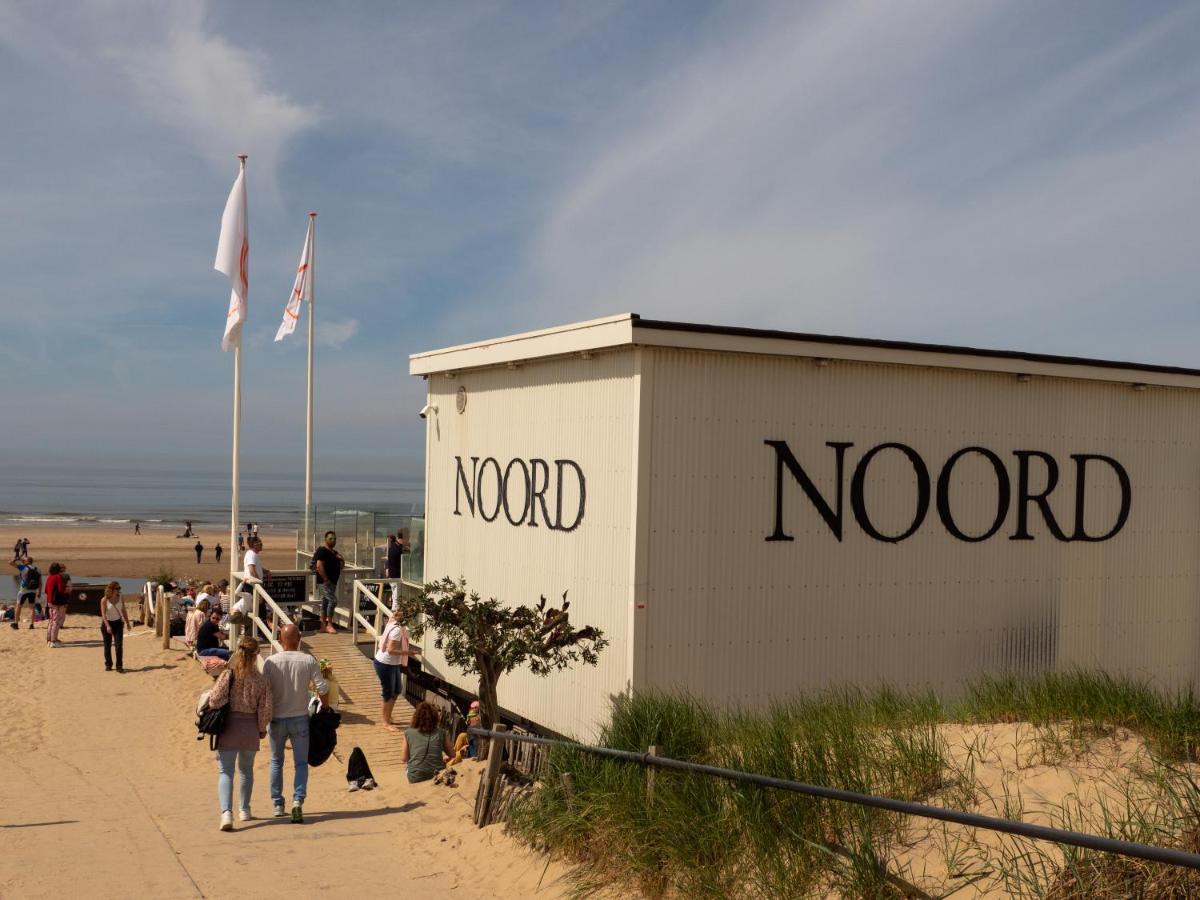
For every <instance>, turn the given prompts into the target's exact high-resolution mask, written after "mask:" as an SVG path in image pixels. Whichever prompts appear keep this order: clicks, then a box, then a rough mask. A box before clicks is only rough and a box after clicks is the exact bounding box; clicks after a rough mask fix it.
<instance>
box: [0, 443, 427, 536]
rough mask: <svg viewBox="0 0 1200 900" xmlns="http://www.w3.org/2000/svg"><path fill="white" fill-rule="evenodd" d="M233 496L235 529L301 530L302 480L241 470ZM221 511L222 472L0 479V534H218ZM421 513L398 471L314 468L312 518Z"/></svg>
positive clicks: (102, 472) (162, 465)
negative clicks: (208, 530) (187, 527)
mask: <svg viewBox="0 0 1200 900" xmlns="http://www.w3.org/2000/svg"><path fill="white" fill-rule="evenodd" d="M414 468H416V467H415V466H412V465H410V466H409V467H408V471H409V472H410V473H411V472H412V471H413V469H414ZM240 495H241V496H240V503H239V519H241V520H242V521H243V522H257V523H260V524H263V525H268V526H275V527H281V528H295V527H297V526H298V525H299V523H300V522H301V521H302V520H303V510H304V473H303V471H300V472H297V471H294V470H291V471H281V470H280V469H279V468H278V467H273V466H271V465H269V464H263V463H258V464H253V463H251V464H244V465H243V467H242V477H241V490H240ZM229 503H230V475H229V464H228V462H225V464H224V465H223V466H222V465H221V464H219V463H216V462H196V461H182V460H180V461H176V460H170V459H159V460H149V461H147V460H138V461H136V462H134V461H130V462H123V461H121V460H118V459H112V460H103V461H72V462H63V461H53V460H28V459H25V460H11V459H9V460H5V461H4V462H3V471H2V472H0V525H7V526H14V525H20V524H22V523H27V524H30V525H35V524H36V525H56V524H61V525H75V524H89V523H95V524H102V525H132V523H133V522H135V521H137V522H142V523H145V524H147V525H155V524H158V523H167V524H172V525H174V524H182V523H183V522H185V521H191V522H193V523H197V524H199V523H206V524H207V523H215V524H226V523H228V521H229ZM423 503H424V483H423V480H422V479H421V477H419V476H413V475H412V474H408V475H404V474H401V473H400V467H399V466H396V467H392V466H389V465H387V464H384V463H371V464H363V463H346V464H339V465H333V464H329V465H324V464H322V463H321V462H320V461H318V463H317V465H316V467H315V471H314V475H313V504H314V506H315V507H316V508H317V510H318V511H319V512H321V511H332V510H363V511H368V512H376V513H390V514H399V515H412V514H419V513H420V512H421V510H422V508H423Z"/></svg>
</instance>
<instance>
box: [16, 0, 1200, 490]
mask: <svg viewBox="0 0 1200 900" xmlns="http://www.w3.org/2000/svg"><path fill="white" fill-rule="evenodd" d="M0 85H2V87H0V123H2V131H0V135H2V137H3V139H2V140H0V271H2V272H3V278H2V279H0V316H2V318H3V321H4V322H5V323H6V325H7V327H6V329H5V331H6V334H5V341H4V345H5V350H4V352H3V354H0V375H2V377H3V382H4V385H5V388H6V389H5V390H4V391H3V392H2V395H3V396H0V416H2V417H3V420H4V421H5V422H6V427H5V428H4V429H3V434H4V438H3V441H2V442H0V457H3V456H5V455H7V456H9V457H14V456H15V457H19V458H22V459H30V458H43V457H46V456H55V455H59V456H64V457H71V456H72V455H75V456H78V457H81V458H85V459H86V458H93V457H118V458H124V459H137V458H142V457H150V456H155V455H157V456H166V457H177V458H180V459H184V458H197V459H199V458H204V459H216V460H219V459H221V458H223V457H225V456H226V455H227V454H228V448H229V436H230V397H231V390H232V358H231V356H230V355H229V354H225V353H223V352H222V351H221V349H220V338H221V332H222V329H223V323H224V318H225V311H226V307H227V304H228V297H229V283H228V281H227V280H226V279H225V278H224V277H223V276H222V275H220V274H219V273H217V272H214V271H213V270H212V262H213V255H214V252H215V249H216V242H217V231H218V225H219V222H220V216H221V211H222V209H223V207H224V204H225V198H226V196H227V194H228V191H229V188H230V185H231V184H232V182H233V179H234V176H235V175H236V172H237V159H236V155H237V154H238V153H247V154H248V155H249V161H248V169H247V172H248V189H249V209H250V248H251V249H250V291H249V303H250V318H249V322H248V323H247V326H246V331H245V350H244V365H243V371H244V379H245V384H244V400H243V403H244V416H245V420H244V421H245V425H244V431H243V451H244V453H245V455H246V457H247V458H248V459H249V460H251V461H258V462H259V463H266V464H271V463H272V462H275V461H279V462H280V464H281V465H288V466H296V467H300V466H302V465H303V459H302V454H303V434H304V366H305V356H304V340H303V327H302V328H301V329H300V330H299V331H298V332H297V335H296V336H295V337H293V338H291V339H289V340H288V341H285V342H284V343H282V344H276V343H273V341H272V338H273V336H274V333H275V330H276V328H277V327H278V324H279V321H280V318H281V315H282V309H283V305H284V303H285V301H286V300H287V296H288V293H289V291H290V289H291V286H292V279H293V273H294V269H295V266H296V263H297V260H298V257H299V254H300V249H301V244H302V242H303V238H304V230H305V227H306V220H307V213H308V212H309V211H310V210H314V211H316V212H317V213H318V218H317V238H316V248H317V250H316V252H317V260H316V310H317V314H316V326H317V335H318V353H317V358H316V366H317V375H318V388H317V428H316V443H317V452H318V469H320V467H321V466H323V465H358V464H368V463H369V464H372V465H386V466H389V467H391V466H394V467H395V468H396V470H397V471H398V472H401V473H403V474H408V475H412V474H414V473H419V472H420V470H421V466H422V454H423V449H422V448H423V433H424V431H423V429H424V425H423V423H422V422H421V420H420V419H418V417H417V415H416V413H417V410H418V409H419V408H420V407H421V406H422V404H423V399H422V398H423V392H424V388H423V384H422V382H421V381H420V380H419V379H415V378H413V377H411V376H409V375H408V373H407V357H408V355H409V354H410V353H414V352H418V351H422V350H430V349H434V348H437V347H441V346H446V345H450V344H457V343H462V342H466V341H471V340H478V339H484V338H487V337H492V336H497V335H503V334H511V333H514V332H519V331H524V330H529V329H534V328H542V327H548V326H551V325H555V324H562V323H565V322H571V321H576V320H581V319H587V318H594V317H597V316H602V315H608V314H613V313H620V312H637V313H640V314H642V315H643V316H647V317H654V318H664V319H675V320H680V321H689V322H705V323H713V324H727V325H741V326H751V327H766V328H783V329H790V330H796V331H806V332H815V333H826V334H843V335H851V336H858V337H875V338H890V339H899V340H913V341H929V342H937V343H953V344H964V345H969V346H978V347H996V348H1003V349H1014V350H1028V351H1037V352H1045V353H1060V354H1066V355H1074V356H1091V357H1100V358H1116V359H1127V360H1135V361H1142V362H1151V363H1163V364H1174V365H1182V366H1189V367H1197V368H1200V349H1198V348H1197V341H1196V336H1197V332H1198V331H1200V313H1198V312H1197V307H1198V304H1197V303H1196V300H1197V284H1200V248H1198V243H1200V240H1198V239H1200V227H1198V226H1200V177H1197V175H1198V168H1200V156H1198V155H1197V148H1200V5H1197V4H1188V3H1167V2H1150V3H1138V4H1130V3H1113V2H1103V0H1096V2H1091V0H1089V2H1059V3H1053V4H1047V3H1040V2H1024V0H1005V2H982V0H981V2H971V3H954V2H940V3H933V2H925V0H911V2H905V3H877V2H876V3H871V2H854V0H835V2H829V3H825V2H800V0H790V2H782V3H768V2H752V0H746V2H729V3H722V2H713V0H689V2H687V3H671V2H644V0H643V2H618V0H586V2H522V3H500V2H467V0H464V2H456V3H450V4H431V3H424V2H389V3H372V2H360V3H354V4H330V3H322V2H314V0H290V2H287V3H283V2H257V3H234V2H224V0H186V2H174V0H71V2H66V0H0Z"/></svg>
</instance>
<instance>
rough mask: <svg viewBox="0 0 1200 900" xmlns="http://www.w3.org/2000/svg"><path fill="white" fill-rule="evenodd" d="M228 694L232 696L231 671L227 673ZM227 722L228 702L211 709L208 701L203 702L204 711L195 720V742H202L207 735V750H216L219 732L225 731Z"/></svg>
mask: <svg viewBox="0 0 1200 900" xmlns="http://www.w3.org/2000/svg"><path fill="white" fill-rule="evenodd" d="M229 694H230V696H233V671H232V670H230V672H229ZM228 720H229V701H226V702H225V705H224V706H219V707H217V708H216V709H213V708H212V707H211V706H209V705H208V701H207V700H206V701H205V702H204V709H202V710H201V711H200V715H199V716H198V717H197V718H196V740H198V741H202V740H204V736H205V735H206V734H207V735H208V749H209V750H216V749H217V738H218V737H220V735H221V732H223V731H224V730H225V725H226V723H227V722H228Z"/></svg>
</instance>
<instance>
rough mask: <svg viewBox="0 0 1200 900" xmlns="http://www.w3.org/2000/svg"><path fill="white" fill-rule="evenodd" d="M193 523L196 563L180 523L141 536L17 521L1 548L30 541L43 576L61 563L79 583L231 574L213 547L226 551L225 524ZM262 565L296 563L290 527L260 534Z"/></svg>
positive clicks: (2, 535)
mask: <svg viewBox="0 0 1200 900" xmlns="http://www.w3.org/2000/svg"><path fill="white" fill-rule="evenodd" d="M194 527H195V530H196V532H197V533H198V534H199V540H200V542H201V543H202V544H203V545H204V554H203V561H202V562H201V563H200V564H198V565H197V563H196V553H195V550H194V549H193V548H194V547H195V544H196V538H180V537H176V535H177V534H180V533H182V531H183V528H182V525H177V526H171V527H167V526H143V528H142V533H141V534H140V535H138V534H134V533H133V527H132V526H124V525H122V526H120V527H116V526H108V525H35V526H26V525H20V526H17V527H15V528H7V529H4V531H3V532H0V549H3V551H4V552H6V553H7V554H8V555H7V556H6V557H5V559H6V560H7V559H11V558H12V545H13V543H14V542H15V541H16V540H17V539H18V538H28V539H29V553H30V555H31V556H32V557H33V558H34V560H35V561H36V562H37V563H38V565H39V567H40V568H41V570H42V574H43V575H44V574H45V573H46V571H47V569H48V568H49V566H50V563H52V562H61V563H63V564H64V565H65V566H66V567H67V571H68V572H70V573H71V576H72V577H73V578H75V579H76V580H77V581H81V580H86V579H95V578H147V577H149V576H151V575H153V574H155V573H157V572H159V571H161V570H163V569H166V570H168V571H171V572H173V573H174V574H175V575H177V576H196V577H198V578H206V579H219V578H222V577H228V575H229V556H228V555H226V556H224V557H223V559H222V561H221V562H220V563H218V562H217V561H216V558H215V557H214V555H213V548H214V547H215V546H216V545H217V544H218V543H220V544H221V545H222V546H223V547H225V548H226V550H228V547H229V533H228V528H227V527H226V528H225V529H224V530H222V528H220V527H219V526H216V525H200V524H197V525H196V526H194ZM260 537H261V538H262V540H263V545H264V552H263V563H264V565H266V566H267V568H270V569H290V568H293V567H294V566H295V564H296V558H295V548H296V536H295V532H292V531H284V530H278V531H274V530H271V531H267V530H264V531H262V532H261V533H260ZM11 594H12V590H11V586H10V585H9V584H5V583H0V597H4V598H5V599H12V597H11Z"/></svg>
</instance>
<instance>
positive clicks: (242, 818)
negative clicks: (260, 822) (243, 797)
mask: <svg viewBox="0 0 1200 900" xmlns="http://www.w3.org/2000/svg"><path fill="white" fill-rule="evenodd" d="M253 820H254V816H252V815H251V814H250V810H249V809H243V810H241V811H239V812H238V821H239V822H252V821H253Z"/></svg>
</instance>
